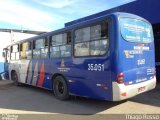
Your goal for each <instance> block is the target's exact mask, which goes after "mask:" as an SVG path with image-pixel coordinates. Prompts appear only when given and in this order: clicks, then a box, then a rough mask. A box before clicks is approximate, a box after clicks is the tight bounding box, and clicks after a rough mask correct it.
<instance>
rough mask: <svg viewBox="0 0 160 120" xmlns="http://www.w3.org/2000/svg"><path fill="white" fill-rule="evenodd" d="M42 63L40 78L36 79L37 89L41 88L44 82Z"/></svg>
mask: <svg viewBox="0 0 160 120" xmlns="http://www.w3.org/2000/svg"><path fill="white" fill-rule="evenodd" d="M44 75H45V74H44V63H43V64H42V65H41V70H40V76H39V79H38V87H42V85H43V81H44Z"/></svg>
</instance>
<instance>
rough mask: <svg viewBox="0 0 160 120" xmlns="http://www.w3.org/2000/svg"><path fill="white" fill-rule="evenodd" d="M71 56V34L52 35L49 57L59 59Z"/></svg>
mask: <svg viewBox="0 0 160 120" xmlns="http://www.w3.org/2000/svg"><path fill="white" fill-rule="evenodd" d="M69 56H71V33H70V32H67V33H63V34H57V35H53V36H52V37H51V47H50V57H51V58H60V57H69Z"/></svg>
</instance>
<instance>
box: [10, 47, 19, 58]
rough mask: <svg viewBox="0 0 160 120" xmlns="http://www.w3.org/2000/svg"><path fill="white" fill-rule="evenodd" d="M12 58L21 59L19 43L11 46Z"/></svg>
mask: <svg viewBox="0 0 160 120" xmlns="http://www.w3.org/2000/svg"><path fill="white" fill-rule="evenodd" d="M11 60H19V45H18V44H17V45H13V46H11Z"/></svg>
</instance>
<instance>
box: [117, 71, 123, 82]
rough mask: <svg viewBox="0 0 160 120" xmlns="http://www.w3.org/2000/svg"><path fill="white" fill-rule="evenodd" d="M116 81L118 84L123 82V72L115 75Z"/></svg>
mask: <svg viewBox="0 0 160 120" xmlns="http://www.w3.org/2000/svg"><path fill="white" fill-rule="evenodd" d="M117 83H118V84H122V83H124V74H123V73H120V74H118V76H117Z"/></svg>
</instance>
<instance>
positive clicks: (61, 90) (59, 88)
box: [53, 76, 69, 100]
mask: <svg viewBox="0 0 160 120" xmlns="http://www.w3.org/2000/svg"><path fill="white" fill-rule="evenodd" d="M53 91H54V95H55V97H56V98H57V99H60V100H67V99H68V98H69V92H68V86H67V83H66V81H65V79H64V78H63V77H62V76H57V77H56V78H55V79H54V82H53Z"/></svg>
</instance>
